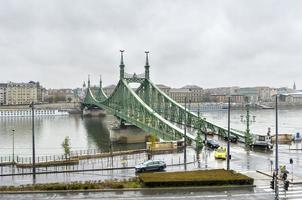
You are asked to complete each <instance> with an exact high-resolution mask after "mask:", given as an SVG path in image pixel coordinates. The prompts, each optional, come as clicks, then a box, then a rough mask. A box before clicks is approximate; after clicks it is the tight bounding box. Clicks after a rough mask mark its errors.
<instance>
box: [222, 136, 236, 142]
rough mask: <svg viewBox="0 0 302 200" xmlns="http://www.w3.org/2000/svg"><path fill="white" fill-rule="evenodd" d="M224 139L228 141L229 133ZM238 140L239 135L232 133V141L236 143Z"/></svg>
mask: <svg viewBox="0 0 302 200" xmlns="http://www.w3.org/2000/svg"><path fill="white" fill-rule="evenodd" d="M224 140H225V141H228V136H227V135H226V136H224ZM237 141H238V137H237V136H235V135H230V142H234V143H236V142H237Z"/></svg>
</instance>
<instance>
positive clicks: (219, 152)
mask: <svg viewBox="0 0 302 200" xmlns="http://www.w3.org/2000/svg"><path fill="white" fill-rule="evenodd" d="M214 156H215V159H219V158H220V159H226V157H227V151H226V148H225V147H218V148H217V149H216V150H215V152H214Z"/></svg>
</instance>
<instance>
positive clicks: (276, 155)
mask: <svg viewBox="0 0 302 200" xmlns="http://www.w3.org/2000/svg"><path fill="white" fill-rule="evenodd" d="M275 142H276V143H275V176H274V177H275V180H274V181H275V182H274V183H275V199H276V200H278V199H279V190H278V170H279V169H278V95H276V141H275Z"/></svg>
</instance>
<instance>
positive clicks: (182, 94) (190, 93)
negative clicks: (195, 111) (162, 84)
mask: <svg viewBox="0 0 302 200" xmlns="http://www.w3.org/2000/svg"><path fill="white" fill-rule="evenodd" d="M169 96H170V97H171V98H172V99H174V100H175V101H177V102H179V103H184V102H185V98H187V102H191V103H199V102H202V98H203V89H202V88H201V87H199V86H196V85H186V86H184V87H182V88H172V89H170V92H169Z"/></svg>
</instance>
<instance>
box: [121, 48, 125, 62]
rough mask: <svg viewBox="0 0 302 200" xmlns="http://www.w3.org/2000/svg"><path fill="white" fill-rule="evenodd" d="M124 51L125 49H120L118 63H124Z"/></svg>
mask: <svg viewBox="0 0 302 200" xmlns="http://www.w3.org/2000/svg"><path fill="white" fill-rule="evenodd" d="M124 51H125V50H120V52H121V64H120V65H124Z"/></svg>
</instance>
